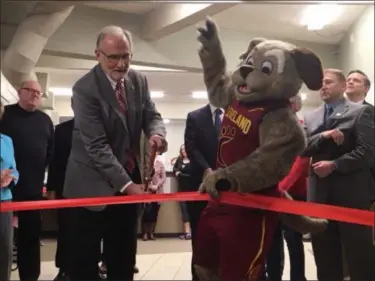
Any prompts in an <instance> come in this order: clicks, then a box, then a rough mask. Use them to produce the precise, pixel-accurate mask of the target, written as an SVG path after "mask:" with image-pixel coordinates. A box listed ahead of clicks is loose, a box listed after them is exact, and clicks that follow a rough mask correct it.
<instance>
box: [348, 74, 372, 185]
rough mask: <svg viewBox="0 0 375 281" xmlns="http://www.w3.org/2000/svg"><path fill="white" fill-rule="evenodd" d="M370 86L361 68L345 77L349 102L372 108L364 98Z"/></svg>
mask: <svg viewBox="0 0 375 281" xmlns="http://www.w3.org/2000/svg"><path fill="white" fill-rule="evenodd" d="M370 88H371V81H370V79H369V78H368V76H367V75H366V74H365V73H364V72H363V71H361V70H358V69H355V70H351V71H350V72H349V74H348V76H347V77H346V91H345V92H346V96H347V97H348V99H349V100H350V101H351V102H354V103H360V104H367V105H370V106H371V107H372V108H373V109H374V106H373V105H372V104H371V103H368V102H367V101H366V100H365V99H366V96H367V93H368V91H369V90H370ZM371 173H372V176H373V178H374V180H375V160H374V165H373V167H372V169H371Z"/></svg>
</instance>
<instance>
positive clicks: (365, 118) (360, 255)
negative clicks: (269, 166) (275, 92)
mask: <svg viewBox="0 0 375 281" xmlns="http://www.w3.org/2000/svg"><path fill="white" fill-rule="evenodd" d="M345 88H346V83H345V76H344V75H343V74H342V72H341V71H340V70H336V69H327V70H325V72H324V79H323V87H322V89H321V90H320V94H321V97H322V100H323V101H324V103H325V104H324V105H323V106H321V107H319V108H318V109H316V110H314V111H312V112H311V113H310V114H307V115H306V117H305V125H306V130H307V135H308V147H307V149H306V151H305V153H304V154H305V156H310V157H312V165H311V171H310V177H309V193H310V194H309V199H310V200H311V201H314V202H318V203H323V204H329V205H336V206H342V207H348V208H357V209H363V210H369V208H370V202H371V199H373V197H374V195H375V194H374V193H375V192H374V181H373V178H372V176H371V172H370V168H371V165H372V163H373V159H374V113H373V110H372V108H371V107H370V106H368V105H361V104H354V103H351V102H350V101H348V100H346V99H345V98H344V91H345ZM371 235H372V229H371V227H367V226H362V225H356V224H348V223H341V222H335V221H331V222H330V224H329V226H328V228H327V230H326V231H325V232H324V233H323V234H319V235H313V236H312V246H313V251H314V257H315V262H316V266H317V276H318V280H343V277H344V276H343V267H342V265H343V262H342V253H343V251H344V253H345V256H346V260H347V264H348V270H349V274H350V277H351V280H361V281H362V280H363V281H367V280H375V266H374V265H375V247H374V246H373V245H372V237H371Z"/></svg>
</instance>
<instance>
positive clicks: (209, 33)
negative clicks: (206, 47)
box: [197, 18, 217, 40]
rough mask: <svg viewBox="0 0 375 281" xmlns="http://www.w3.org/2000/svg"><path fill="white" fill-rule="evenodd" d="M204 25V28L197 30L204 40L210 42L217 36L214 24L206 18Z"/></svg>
mask: <svg viewBox="0 0 375 281" xmlns="http://www.w3.org/2000/svg"><path fill="white" fill-rule="evenodd" d="M205 25H206V26H205V27H198V28H197V30H198V32H199V34H200V35H201V36H203V37H204V38H205V39H207V40H211V39H212V38H213V37H214V36H215V35H217V28H216V24H215V22H213V21H212V20H211V19H210V18H207V19H206V21H205Z"/></svg>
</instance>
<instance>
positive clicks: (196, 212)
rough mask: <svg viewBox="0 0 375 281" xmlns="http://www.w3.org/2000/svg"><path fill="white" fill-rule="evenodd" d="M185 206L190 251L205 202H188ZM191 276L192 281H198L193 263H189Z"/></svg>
mask: <svg viewBox="0 0 375 281" xmlns="http://www.w3.org/2000/svg"><path fill="white" fill-rule="evenodd" d="M186 204H187V212H188V214H189V221H190V228H191V244H192V249H194V243H195V241H196V237H197V229H198V223H199V219H200V216H201V213H202V212H203V210H204V208H206V206H207V202H205V201H197V202H195V201H190V202H186ZM191 274H192V277H193V278H192V280H199V278H198V276H197V275H196V273H195V270H194V266H193V261H192V262H191Z"/></svg>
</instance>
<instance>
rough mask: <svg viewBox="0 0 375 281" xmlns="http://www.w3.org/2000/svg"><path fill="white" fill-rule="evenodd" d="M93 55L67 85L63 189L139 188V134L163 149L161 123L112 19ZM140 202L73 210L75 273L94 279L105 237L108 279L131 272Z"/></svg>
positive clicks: (80, 194)
mask: <svg viewBox="0 0 375 281" xmlns="http://www.w3.org/2000/svg"><path fill="white" fill-rule="evenodd" d="M95 55H96V58H97V60H98V62H99V64H98V65H96V66H95V67H94V68H93V69H92V70H91V71H90V72H88V73H87V74H86V75H85V76H83V77H82V78H81V79H80V80H78V81H77V82H76V84H75V85H74V86H73V98H72V108H73V111H74V116H75V120H74V130H73V136H72V150H71V153H70V157H69V160H68V167H67V171H66V177H65V184H64V196H65V197H67V198H90V197H102V196H113V195H115V196H126V195H138V194H145V190H144V184H142V180H141V176H140V166H139V162H140V157H141V155H140V147H139V146H140V138H141V132H142V131H144V133H145V135H146V137H147V138H148V140H149V144H150V146H155V147H156V148H157V149H158V151H160V152H164V151H165V150H166V147H167V145H166V141H165V136H166V131H165V126H164V123H163V119H162V118H161V116H160V114H159V112H158V111H157V110H156V108H155V104H154V103H153V102H152V101H151V98H150V92H149V89H148V85H147V79H146V77H145V76H144V75H142V74H141V73H139V72H137V71H135V70H133V69H130V62H131V59H132V55H133V53H132V41H131V34H130V33H129V32H128V31H125V30H123V29H122V28H120V27H117V26H108V27H105V28H103V29H102V30H101V31H100V33H99V35H98V38H97V42H96V49H95ZM138 212H139V205H138V204H122V205H109V206H93V207H77V208H74V209H72V210H71V211H70V214H71V222H70V223H71V225H70V227H71V230H70V232H71V233H72V235H71V237H70V239H71V247H72V249H73V250H72V253H71V265H70V267H69V270H70V272H71V277H72V279H73V280H75V281H80V280H96V279H98V259H99V256H100V244H101V240H102V239H103V247H104V249H105V259H106V265H107V279H108V280H133V279H134V266H135V258H136V248H137V237H136V233H137V231H136V229H137V221H138V216H139V213H138Z"/></svg>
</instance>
